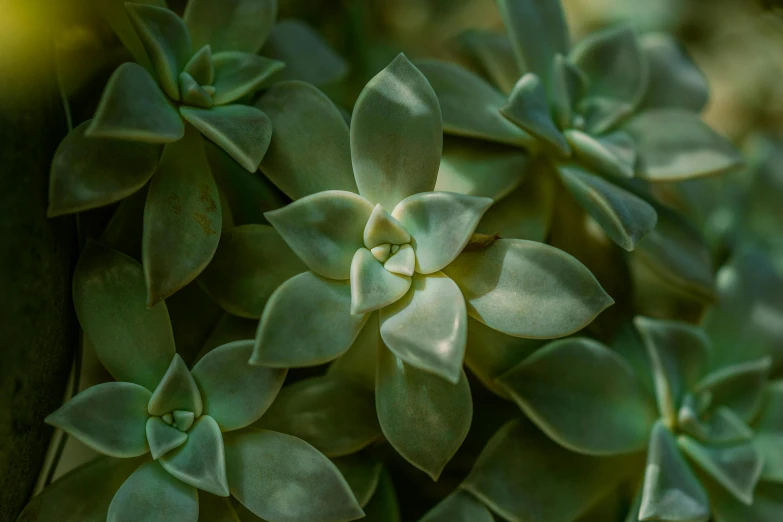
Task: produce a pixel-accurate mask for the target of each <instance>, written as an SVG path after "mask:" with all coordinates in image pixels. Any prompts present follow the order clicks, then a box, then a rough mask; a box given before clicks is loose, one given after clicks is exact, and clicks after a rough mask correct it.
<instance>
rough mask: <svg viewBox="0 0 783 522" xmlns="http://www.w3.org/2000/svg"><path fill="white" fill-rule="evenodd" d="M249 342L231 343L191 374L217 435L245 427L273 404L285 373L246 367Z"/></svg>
mask: <svg viewBox="0 0 783 522" xmlns="http://www.w3.org/2000/svg"><path fill="white" fill-rule="evenodd" d="M253 344H254V343H253V341H252V340H248V341H234V342H231V343H228V344H224V345H222V346H219V347H217V348H215V349H214V350H212V351H211V352H209V353H208V354H206V355H205V356H204V357H203V358H202V359H201V360H200V361H199V362H198V363H197V364H196V365H195V366H194V367H193V370H192V371H191V373H192V374H193V379H194V380H195V381H196V384H198V388H199V390H201V394H202V397H203V400H204V413H205V414H207V415H209V416H210V417H212V418H213V419H215V421H216V422H217V424H218V426H220V430H221V431H232V430H238V429H240V428H244V427H245V426H249V425H250V424H252V423H253V422H255V421H256V420H258V419H259V418H260V417H261V416H262V415H263V414H264V412H266V411H267V410H268V409H269V406H270V405H271V404H272V402H273V401H274V400H275V397H276V396H277V394H278V392H279V391H280V388H281V387H282V386H283V381H284V380H285V376H286V373H287V370H285V369H277V368H265V367H263V366H251V365H249V364H247V361H248V359H250V356H251V354H252V352H253Z"/></svg>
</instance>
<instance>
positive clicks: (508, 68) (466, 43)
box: [457, 29, 521, 93]
mask: <svg viewBox="0 0 783 522" xmlns="http://www.w3.org/2000/svg"><path fill="white" fill-rule="evenodd" d="M457 42H458V43H459V47H460V51H461V52H462V53H463V54H465V55H467V57H468V58H469V59H470V61H471V65H473V66H475V67H477V68H479V69H481V71H482V72H483V73H484V76H485V77H486V78H487V79H488V80H490V81H491V82H492V83H493V84H494V85H496V86H497V87H498V88H499V89H500V90H501V91H503V92H504V93H510V92H511V89H513V88H514V84H515V83H517V80H518V79H519V77H520V76H521V73H520V70H519V66H518V65H517V62H516V57H515V56H514V50H513V49H512V46H511V41H510V40H509V39H508V37H507V36H506V35H504V34H500V33H494V32H490V31H483V30H479V29H468V30H467V31H464V32H462V33H460V34H459V35H458V36H457Z"/></svg>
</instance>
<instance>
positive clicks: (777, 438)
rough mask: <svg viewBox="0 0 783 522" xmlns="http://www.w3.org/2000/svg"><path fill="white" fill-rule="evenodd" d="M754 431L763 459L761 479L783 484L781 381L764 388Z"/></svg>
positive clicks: (782, 388)
mask: <svg viewBox="0 0 783 522" xmlns="http://www.w3.org/2000/svg"><path fill="white" fill-rule="evenodd" d="M754 429H755V431H756V439H755V443H756V447H757V448H758V450H759V452H760V453H761V455H762V457H763V459H764V470H763V472H762V474H761V479H762V480H769V481H774V482H778V483H783V381H781V380H778V381H774V382H773V383H771V384H770V385H769V386H767V387H766V389H765V391H764V400H763V402H762V407H761V411H760V412H759V415H758V420H757V421H756V423H755V425H754Z"/></svg>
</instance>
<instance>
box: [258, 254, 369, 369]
mask: <svg viewBox="0 0 783 522" xmlns="http://www.w3.org/2000/svg"><path fill="white" fill-rule="evenodd" d="M373 259H374V258H373ZM365 319H366V316H365V315H352V314H351V288H350V285H348V283H347V282H342V281H333V280H331V279H323V278H321V277H319V276H317V275H315V274H314V273H312V272H304V273H302V274H299V275H296V276H294V277H292V278H291V279H289V280H288V281H286V282H285V283H283V284H282V285H280V286H279V287H278V289H277V290H275V292H274V293H273V294H272V296H271V297H270V298H269V301H268V302H267V305H266V308H264V314H263V315H262V316H261V322H260V324H259V325H258V333H257V334H256V343H255V346H254V348H253V355H252V356H251V358H250V364H259V365H263V366H270V367H273V368H296V367H301V366H314V365H317V364H323V363H325V362H328V361H331V360H332V359H335V358H336V357H338V356H339V355H341V354H342V353H344V352H345V351H346V350H348V348H350V347H351V344H353V341H354V340H355V339H356V336H357V335H359V331H360V330H361V329H362V326H363V325H364V322H365Z"/></svg>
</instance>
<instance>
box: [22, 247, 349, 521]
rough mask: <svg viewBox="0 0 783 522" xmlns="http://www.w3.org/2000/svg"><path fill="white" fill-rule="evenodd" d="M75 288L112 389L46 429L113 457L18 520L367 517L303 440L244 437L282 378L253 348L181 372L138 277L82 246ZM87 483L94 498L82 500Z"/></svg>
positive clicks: (255, 431)
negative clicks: (251, 361) (260, 362)
mask: <svg viewBox="0 0 783 522" xmlns="http://www.w3.org/2000/svg"><path fill="white" fill-rule="evenodd" d="M73 286H74V302H75V305H76V311H77V314H78V316H79V320H80V323H81V325H82V327H83V328H84V332H85V335H86V336H87V338H89V339H90V341H91V342H92V343H93V344H94V345H95V349H96V353H97V355H98V358H99V359H100V361H101V362H102V363H103V365H104V366H105V367H106V369H108V370H109V372H110V373H111V374H112V376H113V377H114V378H115V379H117V382H108V383H104V384H98V385H96V386H92V387H90V388H88V389H86V390H85V391H83V392H81V393H79V394H78V395H76V396H75V397H73V398H72V399H71V400H69V401H68V402H67V403H66V404H65V405H63V406H62V407H61V408H60V409H59V410H57V411H55V412H54V413H52V414H51V415H49V417H47V419H46V421H47V422H48V423H49V424H51V425H53V426H56V427H58V428H61V429H63V430H64V431H65V432H66V433H68V434H70V435H71V436H73V437H75V438H76V439H78V440H79V441H81V442H83V443H84V444H86V445H87V446H89V447H90V448H92V449H94V450H96V451H98V452H100V453H102V454H104V455H107V456H108V457H113V458H112V459H99V460H97V461H95V462H93V463H89V464H87V465H85V466H83V467H81V468H78V469H76V470H74V471H73V472H71V473H70V474H69V475H67V476H65V477H64V478H63V479H61V480H60V481H57V482H55V483H54V484H53V485H51V486H50V487H49V488H47V489H46V490H44V492H43V493H41V494H40V495H38V496H37V497H35V498H34V499H33V501H32V502H31V504H30V505H29V506H28V507H27V508H26V510H25V512H23V513H22V515H21V518H20V520H31V521H32V520H40V521H48V520H63V519H68V520H71V519H73V520H75V519H76V518H70V517H76V516H78V517H79V518H78V519H79V520H107V521H109V522H114V521H125V520H127V521H139V520H144V521H156V520H160V521H171V520H176V521H180V520H181V521H192V522H195V521H197V520H236V519H237V518H236V517H237V511H242V512H243V513H245V512H249V513H252V515H253V518H249V520H252V519H256V520H259V518H257V517H260V519H264V520H268V521H270V522H274V521H281V522H282V521H290V520H321V521H347V520H354V519H357V518H360V517H362V516H363V512H362V509H361V508H360V506H359V504H358V503H357V500H356V498H355V497H354V494H353V493H352V490H351V489H350V486H349V484H348V483H347V482H346V480H345V479H344V477H343V475H342V474H341V473H340V471H339V468H338V467H337V466H336V465H335V464H334V463H332V462H331V461H329V459H327V457H325V456H324V455H323V454H321V453H320V452H319V451H318V450H316V449H315V448H314V447H313V446H311V445H310V444H308V443H307V442H305V441H303V440H301V439H298V438H296V437H292V436H290V435H286V434H283V433H279V432H276V431H270V430H266V429H260V428H256V427H253V426H251V425H252V424H253V423H254V422H256V421H257V420H258V419H259V418H261V417H262V415H264V413H265V412H266V411H267V410H268V409H269V408H270V405H271V404H272V403H273V401H274V400H275V397H276V396H277V394H278V392H279V390H280V388H281V386H282V385H283V381H284V379H285V376H286V373H287V371H286V370H285V369H278V368H268V367H263V366H251V365H248V364H247V359H248V358H249V357H250V355H251V353H252V351H253V341H252V340H248V341H236V342H231V343H228V344H224V345H222V346H219V347H217V348H215V349H213V350H211V351H209V352H208V353H207V354H206V355H204V356H203V357H202V358H201V359H200V360H199V361H198V363H196V364H195V365H194V366H193V368H192V369H188V367H187V366H186V365H185V363H184V362H183V360H182V358H181V357H180V356H179V355H178V354H176V352H175V348H174V338H173V333H172V328H171V322H170V320H169V315H168V311H167V309H166V305H165V303H158V304H157V305H155V306H153V307H152V308H147V306H146V299H145V285H144V275H143V273H142V268H141V266H140V265H139V264H138V263H137V262H136V261H134V260H133V259H131V258H129V257H127V256H125V255H124V254H121V253H119V252H116V251H114V250H111V249H109V248H107V247H104V246H102V245H100V244H99V243H90V244H89V245H88V246H87V248H86V250H85V252H84V253H83V255H82V257H81V259H80V261H79V264H78V266H77V268H76V272H75V274H74V285H73ZM117 459H132V464H124V463H122V462H121V461H120V462H114V461H115V460H117ZM88 484H92V485H94V490H93V489H87V490H84V489H82V490H80V488H82V487H84V486H85V485H88Z"/></svg>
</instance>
